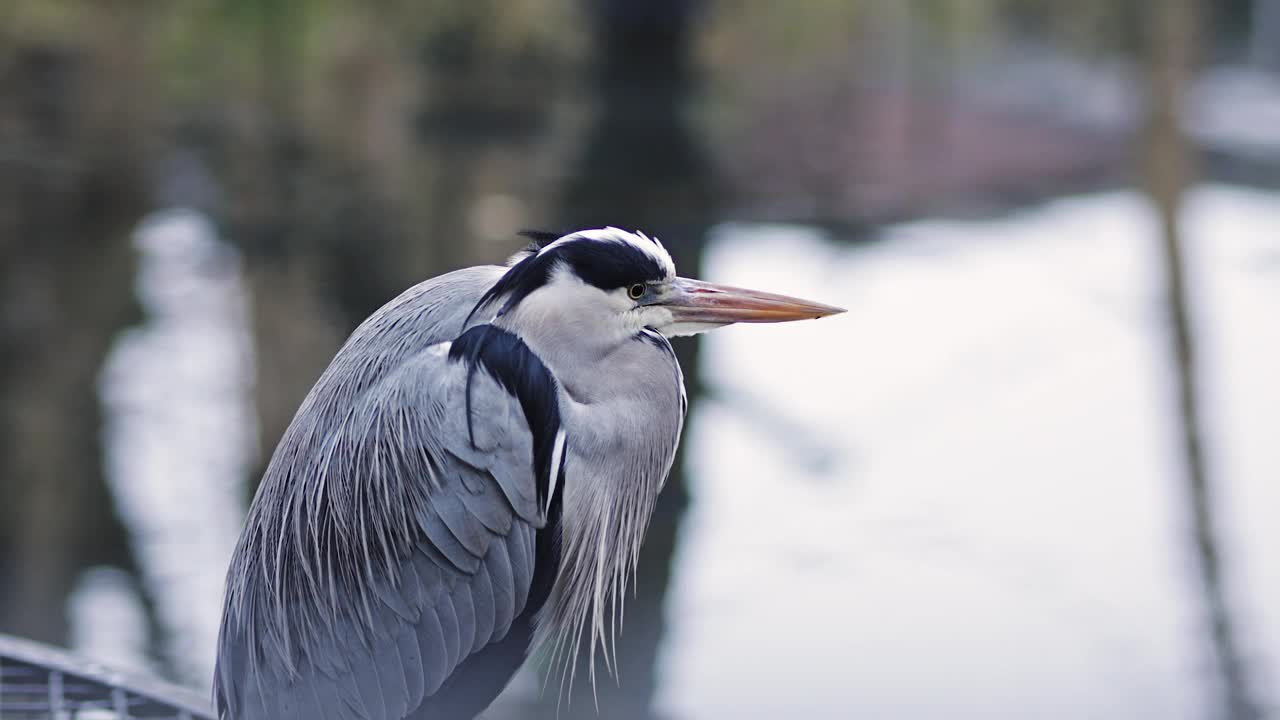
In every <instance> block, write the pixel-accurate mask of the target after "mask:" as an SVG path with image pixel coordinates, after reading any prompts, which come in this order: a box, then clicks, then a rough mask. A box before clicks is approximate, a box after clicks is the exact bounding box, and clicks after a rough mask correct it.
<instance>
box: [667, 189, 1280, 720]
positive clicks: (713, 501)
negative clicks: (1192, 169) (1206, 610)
mask: <svg viewBox="0 0 1280 720" xmlns="http://www.w3.org/2000/svg"><path fill="white" fill-rule="evenodd" d="M1186 217H1187V220H1188V233H1189V236H1190V237H1189V245H1190V253H1191V258H1190V261H1191V262H1190V267H1191V268H1192V269H1193V273H1194V281H1195V284H1196V287H1195V288H1194V289H1193V290H1194V291H1195V292H1194V300H1195V303H1194V307H1195V309H1196V312H1197V316H1196V319H1197V320H1198V329H1199V330H1200V332H1199V339H1200V341H1201V346H1202V356H1203V362H1202V366H1201V370H1202V372H1203V374H1204V388H1205V392H1206V395H1207V397H1206V398H1205V401H1206V407H1207V410H1208V414H1209V417H1208V418H1207V420H1208V427H1209V433H1208V434H1209V436H1210V437H1209V438H1208V441H1209V443H1210V451H1211V458H1210V459H1211V462H1212V464H1213V470H1214V471H1215V478H1216V480H1217V481H1218V482H1219V484H1220V493H1219V495H1218V497H1219V500H1220V505H1221V507H1220V517H1221V520H1222V522H1221V526H1222V528H1223V530H1224V534H1225V545H1226V549H1227V552H1226V553H1225V554H1226V556H1227V560H1228V562H1229V569H1230V570H1233V571H1234V572H1232V573H1231V578H1232V579H1234V580H1236V581H1237V582H1236V584H1235V586H1234V588H1233V589H1235V590H1237V592H1235V594H1234V595H1232V598H1233V599H1234V600H1235V603H1234V605H1235V609H1237V610H1238V611H1239V618H1240V620H1241V621H1242V622H1241V626H1242V627H1243V628H1244V629H1245V631H1246V632H1245V633H1244V637H1243V645H1244V651H1245V654H1246V657H1247V658H1248V660H1250V661H1252V662H1254V663H1256V664H1255V665H1254V671H1255V673H1256V674H1257V678H1256V679H1257V680H1258V681H1259V682H1258V685H1259V686H1260V687H1261V688H1262V689H1263V692H1264V700H1265V699H1270V698H1271V695H1272V693H1270V692H1267V691H1268V689H1269V688H1271V689H1273V688H1274V687H1275V685H1276V682H1275V681H1276V680H1277V675H1275V674H1274V673H1275V671H1276V670H1277V668H1276V667H1275V666H1273V665H1268V664H1267V662H1266V661H1267V659H1268V656H1272V657H1274V655H1275V651H1276V650H1277V649H1280V606H1277V604H1276V600H1277V599H1280V563H1276V562H1275V560H1274V558H1273V557H1270V553H1269V552H1268V551H1271V552H1274V549H1275V548H1277V547H1280V532H1278V531H1277V530H1276V528H1275V526H1274V525H1273V524H1272V523H1271V516H1272V515H1273V514H1274V510H1275V508H1277V507H1280V485H1278V484H1277V483H1276V482H1275V481H1276V479H1277V478H1278V477H1280V443H1277V442H1276V437H1275V432H1276V428H1277V427H1280V380H1277V370H1276V369H1277V368H1280V322H1277V320H1276V318H1277V314H1278V313H1280V263H1277V262H1276V258H1277V257H1280V233H1277V232H1276V228H1280V197H1278V196H1277V195H1274V194H1268V193H1259V192H1251V191H1244V190H1238V189H1228V188H1208V189H1202V190H1200V191H1198V192H1196V193H1195V194H1194V195H1193V196H1192V197H1191V198H1190V202H1189V205H1188V207H1187V215H1186ZM884 240H885V241H884V242H883V243H880V244H877V245H874V246H872V247H868V248H866V249H862V250H857V251H847V252H845V251H837V250H835V249H833V248H832V247H831V246H830V245H827V244H824V243H823V242H822V241H821V239H820V237H819V235H818V234H817V233H814V232H808V231H804V230H798V229H791V228H775V227H759V226H755V227H744V226H729V227H725V228H723V229H722V231H721V232H720V234H719V237H718V238H717V241H716V242H715V243H713V246H712V250H711V252H710V255H709V257H708V258H707V262H706V267H707V273H708V275H709V277H710V278H711V279H713V280H719V281H723V282H730V283H732V284H740V285H745V286H748V287H762V288H769V289H776V290H779V291H781V292H787V293H794V294H798V295H801V296H805V297H813V298H816V299H820V300H822V301H824V302H832V303H835V304H839V305H843V306H845V307H848V308H849V309H850V311H849V313H848V315H845V316H840V317H837V318H833V319H830V320H825V321H822V322H817V323H797V324H794V325H790V326H782V327H777V328H759V327H748V328H734V329H728V330H724V331H719V332H718V333H713V334H712V335H711V336H710V337H709V339H708V341H707V347H706V353H705V357H706V361H705V365H704V367H703V368H702V372H703V375H704V377H706V378H708V379H709V381H710V382H711V383H712V384H713V385H715V386H716V387H718V388H719V389H720V390H721V392H722V393H724V394H731V393H733V392H734V391H735V389H736V388H744V389H749V390H750V391H751V392H753V393H757V394H762V396H763V397H764V398H766V399H767V402H768V404H769V405H771V406H773V407H776V408H778V409H780V410H781V411H782V412H784V413H786V414H787V415H788V416H789V417H790V418H793V419H796V420H797V421H798V422H799V423H801V424H802V426H807V430H803V429H802V430H798V431H797V432H802V433H806V432H807V434H810V435H812V436H815V437H830V438H832V440H831V442H834V443H837V444H839V445H840V446H842V447H844V448H848V449H849V450H847V451H846V452H845V454H844V455H843V456H842V458H841V461H840V462H839V463H838V464H837V465H836V466H834V467H832V468H831V469H830V470H829V471H827V472H821V471H819V472H815V471H814V470H812V469H810V468H807V467H806V466H805V465H804V464H802V463H798V462H797V461H796V455H795V454H794V451H792V450H790V449H789V447H788V445H789V441H787V440H784V441H781V442H777V443H767V442H761V441H760V433H759V431H758V430H756V429H753V427H752V425H753V424H754V423H756V422H757V421H755V420H753V419H752V418H751V417H749V416H747V415H744V414H743V413H742V412H740V411H739V409H737V408H733V407H726V406H724V405H716V404H710V405H709V406H704V409H703V410H702V412H700V413H699V416H698V417H697V418H694V419H693V422H692V423H691V429H690V432H689V434H688V436H687V437H686V442H689V443H692V453H691V458H692V460H691V461H692V463H693V467H692V468H691V472H690V477H691V478H693V481H692V482H693V487H692V493H693V495H694V503H693V507H692V510H691V512H690V514H689V516H688V520H687V525H686V527H685V530H684V532H683V533H682V536H681V543H682V544H681V547H680V550H679V556H678V559H677V564H676V574H675V579H674V592H673V596H672V597H671V599H670V601H669V605H668V617H669V620H670V626H669V629H670V633H669V635H668V636H667V648H666V653H665V657H666V666H665V674H664V677H665V680H666V682H665V685H664V691H663V696H662V702H661V705H662V707H663V708H664V709H666V710H668V711H670V712H671V713H672V714H673V715H674V716H677V717H681V718H686V719H687V720H688V719H693V718H708V719H709V718H721V717H736V718H754V717H760V718H766V717H767V718H772V717H781V716H784V715H785V716H791V717H806V718H828V717H830V718H835V717H853V716H862V717H911V718H919V717H952V718H955V717H975V718H976V717H981V718H998V717H1019V718H1021V717H1055V718H1078V717H1115V718H1129V717H1160V718H1181V717H1188V718H1189V717H1202V716H1203V715H1204V709H1205V703H1206V702H1208V698H1209V697H1210V694H1209V693H1210V690H1211V688H1212V685H1211V684H1210V683H1212V682H1213V679H1212V676H1211V675H1210V673H1211V664H1210V662H1209V656H1208V650H1207V642H1206V640H1205V639H1204V636H1203V634H1202V629H1201V625H1200V622H1201V608H1200V605H1199V597H1198V593H1199V586H1198V584H1197V581H1196V578H1195V576H1194V575H1193V574H1192V570H1193V565H1192V564H1191V562H1190V558H1191V555H1190V543H1191V538H1190V530H1189V528H1188V520H1187V510H1186V508H1185V506H1184V504H1183V484H1182V483H1183V481H1182V479H1181V478H1182V475H1181V468H1180V465H1179V459H1178V458H1179V455H1178V454H1177V453H1178V448H1177V445H1176V444H1175V443H1176V438H1177V435H1176V432H1177V425H1176V423H1177V420H1176V417H1177V416H1176V412H1175V406H1174V401H1173V394H1172V392H1171V389H1172V388H1173V379H1172V377H1171V371H1170V367H1171V360H1170V359H1169V357H1168V353H1167V352H1166V349H1165V348H1166V347H1167V343H1166V340H1165V338H1164V336H1163V314H1162V313H1163V309H1162V308H1161V306H1160V292H1161V287H1160V285H1159V282H1160V278H1159V276H1158V274H1157V271H1158V269H1159V267H1160V262H1159V261H1160V258H1159V255H1158V254H1157V251H1158V245H1157V239H1156V235H1155V228H1154V226H1153V224H1152V220H1151V216H1150V213H1149V210H1148V208H1147V207H1146V205H1145V204H1144V203H1143V202H1142V200H1141V198H1140V197H1139V196H1136V195H1133V194H1129V193H1114V194H1105V195H1096V196H1090V197H1084V198H1078V199H1072V200H1065V201H1061V202H1057V203H1054V204H1052V205H1050V206H1047V207H1045V208H1043V209H1038V210H1035V211H1030V212H1026V213H1022V214H1019V215H1016V216H1013V217H1009V218H1004V219H1001V220H995V221H983V222H917V223H910V224H905V225H901V226H897V227H894V228H891V229H889V230H888V231H887V232H886V234H885V238H884ZM1268 258H1269V259H1270V260H1268Z"/></svg>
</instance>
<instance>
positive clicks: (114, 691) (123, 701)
mask: <svg viewBox="0 0 1280 720" xmlns="http://www.w3.org/2000/svg"><path fill="white" fill-rule="evenodd" d="M111 700H112V702H113V703H114V704H115V706H116V707H115V710H116V715H117V716H119V719H120V720H128V719H129V698H128V697H127V696H126V695H125V693H124V688H119V687H117V688H111Z"/></svg>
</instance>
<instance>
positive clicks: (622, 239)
mask: <svg viewBox="0 0 1280 720" xmlns="http://www.w3.org/2000/svg"><path fill="white" fill-rule="evenodd" d="M574 240H592V241H595V242H615V243H624V244H627V245H630V246H632V247H634V248H635V249H637V250H640V251H641V252H644V253H646V254H648V255H649V256H650V257H652V258H653V259H654V260H657V261H658V264H659V265H660V266H661V267H662V269H663V271H664V272H665V273H666V275H667V277H668V278H675V276H676V264H675V261H673V260H672V259H671V254H670V253H668V252H667V249H666V248H664V247H662V243H661V242H659V241H658V238H656V237H649V236H648V235H645V234H644V233H642V232H640V231H639V230H637V231H635V232H627V231H626V230H622V229H620V228H616V227H604V228H598V229H595V230H579V231H577V232H575V233H570V234H569V235H565V236H564V237H562V238H560V239H559V240H556V241H555V242H553V243H551V244H550V245H548V246H546V247H544V248H542V249H541V250H539V251H538V254H539V255H541V254H542V253H544V252H546V251H548V250H550V249H552V248H554V247H556V246H558V245H563V244H565V243H567V242H572V241H574Z"/></svg>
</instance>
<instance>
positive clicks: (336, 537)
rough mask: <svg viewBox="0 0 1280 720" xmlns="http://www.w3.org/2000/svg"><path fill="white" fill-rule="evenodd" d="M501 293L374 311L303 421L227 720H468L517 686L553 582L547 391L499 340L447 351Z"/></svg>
mask: <svg viewBox="0 0 1280 720" xmlns="http://www.w3.org/2000/svg"><path fill="white" fill-rule="evenodd" d="M500 273H501V269H500V268H477V269H472V270H468V271H461V272H460V273H452V274H451V275H446V276H442V277H441V278H438V279H436V280H433V281H430V282H428V283H424V284H423V285H420V286H418V287H417V288H415V289H414V290H411V291H409V293H406V294H405V295H404V296H402V297H401V298H400V299H398V300H397V301H395V302H393V303H392V304H390V305H388V307H387V308H384V309H383V310H382V311H379V313H378V314H375V315H374V317H372V318H370V320H369V321H366V323H365V324H364V325H362V327H361V329H358V330H357V331H356V333H355V334H354V335H353V336H352V338H351V340H349V341H348V344H347V346H345V347H344V349H343V351H342V352H340V353H339V355H338V357H337V358H335V360H334V364H333V366H332V367H331V368H330V370H329V371H327V372H326V374H325V377H323V378H322V379H321V381H320V382H319V383H317V385H316V388H315V389H314V390H313V391H312V394H311V395H310V396H309V397H308V399H307V401H306V402H305V403H304V404H303V407H302V408H301V409H300V410H299V413H298V416H297V417H296V418H295V419H294V422H293V423H292V425H291V426H290V428H289V430H288V432H287V433H286V435H285V437H284V439H283V440H282V441H281V443H280V446H279V447H278V448H277V451H276V453H275V455H274V456H273V458H272V461H271V464H270V466H269V468H268V471H267V473H266V475H265V477H264V479H263V485H262V487H261V488H260V489H259V495H258V497H257V498H256V500H255V502H254V507H253V510H252V512H251V514H250V517H249V520H248V524H247V527H246V530H245V533H244V535H243V536H242V539H241V542H240V544H239V546H238V547H237V549H236V553H235V557H234V558H233V564H232V569H231V572H230V575H229V581H228V594H227V598H226V607H225V609H224V617H223V625H222V631H221V636H220V639H219V657H218V666H217V670H216V677H215V700H216V703H217V705H218V709H219V713H220V714H221V715H222V716H223V717H227V718H236V719H237V720H257V719H258V718H273V719H275V718H295V717H298V718H302V717H306V718H321V719H323V718H344V719H345V718H368V719H369V720H383V719H384V718H436V717H440V718H443V717H459V716H461V717H470V716H471V715H474V714H475V713H477V712H479V711H480V710H482V709H483V708H484V707H485V706H487V705H488V703H489V701H490V700H492V698H493V697H494V696H495V695H496V694H497V693H498V692H499V691H500V690H501V688H502V686H503V685H505V683H506V680H507V679H508V678H509V677H510V675H511V674H512V673H513V672H514V671H515V670H516V668H518V667H519V664H520V662H521V661H522V660H523V658H524V654H525V652H526V651H527V649H528V644H529V640H530V638H531V636H532V616H533V614H534V612H535V611H536V610H537V608H538V606H540V605H541V603H542V602H543V601H544V600H545V597H546V591H545V586H546V585H548V584H549V583H548V582H547V581H546V577H545V576H546V574H547V573H554V567H552V566H553V565H554V562H552V561H549V560H548V558H549V556H550V554H551V553H552V552H553V547H554V543H553V542H551V540H550V538H549V537H548V535H549V532H548V527H549V525H548V523H549V517H548V514H549V513H550V514H551V515H552V516H554V514H555V513H556V512H557V510H558V505H553V504H552V503H550V502H540V500H541V499H542V496H543V494H544V493H546V492H547V482H548V480H549V479H553V477H554V473H558V472H559V468H557V467H551V466H548V463H547V461H546V460H545V458H542V457H540V456H541V455H545V453H540V452H539V451H538V448H539V447H540V446H545V445H546V442H547V439H546V438H545V437H543V436H542V433H545V432H546V431H547V429H546V428H539V429H538V432H537V433H535V432H531V431H530V421H529V419H528V418H530V417H531V415H530V413H531V405H532V406H536V407H534V408H532V410H537V409H542V410H545V405H546V403H547V393H551V394H552V398H554V393H555V392H556V389H555V383H554V380H552V379H551V378H550V375H549V373H546V369H545V367H541V364H540V362H537V360H536V358H533V357H532V355H531V354H530V355H529V358H523V356H521V358H515V357H514V356H513V355H512V353H515V354H516V355H518V354H519V353H520V352H521V350H520V348H521V347H523V346H522V345H520V346H519V347H515V348H514V349H512V348H508V347H506V346H504V345H502V343H501V342H495V337H492V336H491V334H492V333H493V332H501V331H496V330H495V329H492V328H488V326H483V327H481V328H474V329H472V330H470V331H468V332H467V333H466V334H464V335H463V336H462V338H460V339H459V340H458V341H457V342H455V344H454V345H450V344H448V343H445V342H443V341H444V340H447V339H451V338H454V337H456V336H457V335H458V334H459V333H460V332H461V331H462V327H461V326H462V322H463V318H462V317H460V316H458V314H457V313H456V312H454V313H452V314H449V313H446V312H444V311H441V310H437V309H436V308H442V307H443V308H461V311H462V312H463V313H465V311H467V310H469V309H470V307H471V305H472V304H474V300H475V299H478V298H479V296H480V295H481V294H482V293H483V292H484V290H485V289H486V288H487V287H488V286H489V285H490V284H492V281H493V279H495V278H496V277H497V275H499V274H500ZM433 296H435V297H436V298H437V299H439V300H440V302H436V303H432V302H431V300H432V299H433ZM430 313H435V315H429V316H428V317H424V315H427V314H430ZM408 320H412V322H407V321H408ZM424 321H430V322H424ZM399 326H403V327H406V328H407V327H413V328H415V331H414V332H413V333H412V334H409V333H399V334H397V333H396V332H395V329H396V328H397V327H399ZM424 327H426V328H428V331H427V332H423V331H422V328H424ZM501 339H502V338H496V340H501ZM517 342H518V341H517ZM464 345H466V347H464ZM472 346H479V347H480V348H481V349H479V350H474V351H471V347H472ZM484 348H496V350H495V349H490V350H485V349H484ZM451 351H452V352H451ZM495 352H498V353H502V354H500V355H496V356H495V355H493V353H495ZM523 352H525V353H527V352H528V351H527V348H524V349H523ZM530 358H531V361H532V363H534V365H533V366H530V367H525V366H524V365H520V364H519V362H516V361H517V360H520V361H521V362H524V361H527V360H529V359H530ZM353 363H354V365H353ZM513 363H515V366H517V367H518V369H520V370H521V371H522V372H525V373H526V375H527V377H525V378H524V380H523V381H522V382H517V380H518V378H515V377H514V376H513V375H512V374H511V369H512V366H513V365H512V364H513ZM549 430H550V432H553V433H554V432H555V431H556V428H555V427H551V428H549ZM548 473H551V474H552V475H550V476H549V475H548ZM540 573H541V574H543V577H542V578H541V579H540V578H539V577H538V575H539V574H540Z"/></svg>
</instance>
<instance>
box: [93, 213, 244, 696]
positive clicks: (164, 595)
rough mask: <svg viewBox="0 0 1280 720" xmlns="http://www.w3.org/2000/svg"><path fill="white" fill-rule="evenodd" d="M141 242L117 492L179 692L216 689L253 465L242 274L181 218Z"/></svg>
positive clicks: (108, 403)
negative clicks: (230, 579) (231, 568)
mask: <svg viewBox="0 0 1280 720" xmlns="http://www.w3.org/2000/svg"><path fill="white" fill-rule="evenodd" d="M134 239H135V243H136V245H137V248H138V251H139V274H138V283H137V288H138V294H139V297H140V299H141V301H142V306H143V309H144V310H145V312H146V321H145V322H144V323H143V325H141V326H140V327H137V328H134V329H132V330H130V331H129V332H127V333H125V334H124V335H122V336H121V338H120V339H119V341H118V342H117V343H116V346H115V348H114V349H113V350H112V352H111V355H110V357H109V358H108V360H107V363H106V367H105V369H104V371H103V375H102V378H101V383H100V385H101V395H102V400H103V405H104V415H105V418H106V420H105V423H104V425H105V428H104V433H105V434H106V438H105V442H104V446H105V447H106V449H107V460H106V462H107V479H108V482H109V484H110V486H111V490H112V492H113V494H114V495H115V499H116V503H117V505H118V507H119V508H120V512H121V515H122V516H123V518H124V521H125V524H126V526H127V527H128V528H129V531H130V535H131V539H132V542H133V544H134V549H135V554H136V556H137V557H138V558H139V561H140V563H141V565H142V571H143V578H142V581H143V582H144V583H145V584H146V585H147V587H148V589H149V591H150V594H151V596H152V597H153V598H154V600H155V602H156V612H157V615H158V617H159V621H160V623H161V624H162V626H163V627H164V629H165V630H166V632H167V634H168V637H169V641H170V642H169V643H168V646H167V647H165V648H164V650H165V651H166V652H167V653H168V654H169V656H170V657H171V658H172V659H173V664H174V666H175V669H176V671H177V672H178V674H179V675H180V676H181V677H182V678H185V679H186V680H187V681H189V682H191V683H193V684H196V685H198V686H204V687H207V686H208V684H209V682H210V680H209V679H210V677H211V676H212V672H213V648H214V644H215V641H216V639H217V630H218V617H219V608H220V607H221V602H222V579H223V576H224V574H225V572H226V567H227V562H228V561H229V559H230V557H231V549H232V546H233V545H234V544H235V540H236V537H237V536H238V535H239V532H240V524H241V520H242V518H243V516H244V512H245V508H244V502H243V501H242V500H241V496H242V493H243V482H244V478H245V476H246V474H247V472H248V469H249V468H250V467H251V464H252V461H253V459H254V457H256V443H257V430H256V420H255V415H254V410H253V406H252V402H251V398H252V379H253V357H252V346H251V339H250V336H249V325H248V316H247V312H246V308H245V291H244V286H243V283H242V278H241V272H240V260H239V256H238V255H237V254H236V253H235V251H234V249H233V248H231V247H230V246H229V245H227V244H225V243H223V242H222V241H221V240H219V239H218V237H217V235H216V234H215V232H214V229H213V227H212V226H211V225H210V224H209V223H208V221H207V220H206V219H205V218H204V217H203V216H201V215H199V214H196V213H193V212H188V211H183V210H172V211H166V212H162V213H157V214H154V215H152V216H150V217H149V218H147V220H146V221H144V222H143V224H142V226H141V227H140V228H139V230H138V232H137V233H136V234H135V238H134ZM134 645H135V647H136V646H138V645H140V643H136V642H135V643H134ZM102 652H105V650H103V651H102ZM121 654H123V655H125V658H124V659H125V660H126V661H128V660H129V658H128V657H127V653H126V652H124V651H121ZM105 659H108V660H110V659H111V658H105ZM134 661H135V662H136V659H135V660H134Z"/></svg>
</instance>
